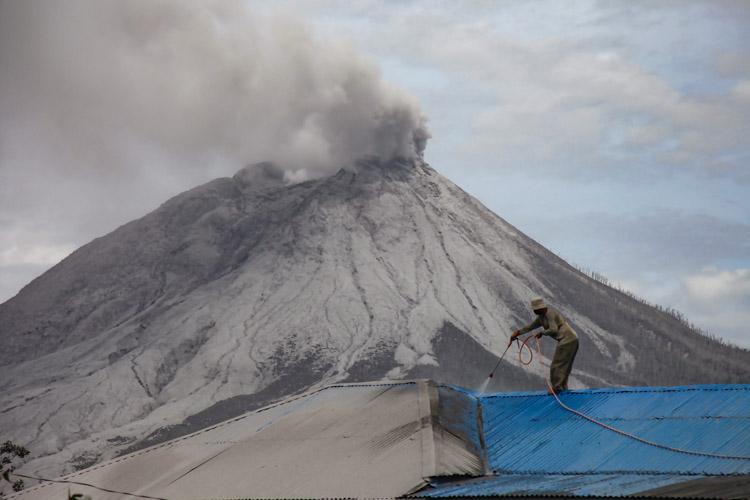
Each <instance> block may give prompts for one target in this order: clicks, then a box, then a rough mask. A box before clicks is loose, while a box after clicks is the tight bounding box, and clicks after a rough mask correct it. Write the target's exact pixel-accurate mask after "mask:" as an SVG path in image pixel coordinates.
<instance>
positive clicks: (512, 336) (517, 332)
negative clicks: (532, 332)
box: [508, 330, 521, 347]
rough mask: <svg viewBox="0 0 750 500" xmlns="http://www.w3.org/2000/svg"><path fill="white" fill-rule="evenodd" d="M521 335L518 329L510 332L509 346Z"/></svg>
mask: <svg viewBox="0 0 750 500" xmlns="http://www.w3.org/2000/svg"><path fill="white" fill-rule="evenodd" d="M519 335H521V332H520V331H518V330H516V331H514V332H513V333H511V334H510V340H509V341H508V347H510V345H511V344H512V343H513V341H514V340H516V339H517V338H518V336H519Z"/></svg>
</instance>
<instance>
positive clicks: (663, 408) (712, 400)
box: [479, 385, 750, 474]
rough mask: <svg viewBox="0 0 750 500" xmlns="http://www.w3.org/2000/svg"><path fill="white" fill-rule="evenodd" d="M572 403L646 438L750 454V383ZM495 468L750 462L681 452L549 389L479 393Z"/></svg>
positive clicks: (574, 396)
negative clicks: (578, 413) (548, 392)
mask: <svg viewBox="0 0 750 500" xmlns="http://www.w3.org/2000/svg"><path fill="white" fill-rule="evenodd" d="M560 398H561V400H562V401H563V402H564V403H566V404H567V405H568V406H571V407H572V408H574V409H577V410H579V411H581V412H583V413H585V414H587V415H590V416H592V417H594V418H596V419H597V420H600V421H602V422H604V423H607V424H609V425H612V426H614V427H617V428H619V429H622V430H624V431H626V432H631V433H633V434H636V435H638V436H640V437H643V438H645V439H649V440H652V441H655V442H657V443H662V444H666V445H669V446H674V447H678V448H683V449H691V450H698V451H707V452H712V453H719V454H725V455H743V456H750V385H708V386H705V385H704V386H687V387H669V388H654V387H649V388H627V389H597V390H581V391H570V392H566V393H564V394H562V395H561V396H560ZM479 400H480V404H481V412H482V419H483V423H484V440H485V444H486V447H487V458H488V461H489V465H490V467H491V468H492V470H495V471H500V472H534V473H593V472H596V473H607V472H613V473H617V472H621V471H633V472H643V473H648V472H658V473H691V474H741V473H742V474H748V473H750V460H744V461H743V460H728V459H721V458H709V457H699V456H691V455H686V454H681V453H675V452H673V451H668V450H664V449H660V448H655V447H653V446H649V445H646V444H644V443H640V442H637V441H634V440H632V439H630V438H627V437H625V436H621V435H619V434H616V433H613V432H612V431H610V430H607V429H604V428H602V427H600V426H598V425H596V424H593V423H592V422H589V421H587V420H584V419H582V418H580V417H577V416H575V415H573V414H571V413H570V412H567V411H565V410H564V409H563V408H561V407H560V406H559V405H558V404H557V402H556V401H555V399H554V398H553V397H551V396H548V395H546V393H538V392H537V393H506V394H493V395H487V396H479Z"/></svg>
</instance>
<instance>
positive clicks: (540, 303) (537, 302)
mask: <svg viewBox="0 0 750 500" xmlns="http://www.w3.org/2000/svg"><path fill="white" fill-rule="evenodd" d="M539 309H547V304H545V303H544V299H534V300H532V301H531V310H532V311H538V310H539Z"/></svg>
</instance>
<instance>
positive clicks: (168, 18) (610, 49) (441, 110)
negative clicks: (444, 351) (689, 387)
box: [0, 0, 750, 347]
mask: <svg viewBox="0 0 750 500" xmlns="http://www.w3.org/2000/svg"><path fill="white" fill-rule="evenodd" d="M20 5H23V7H19V6H20ZM0 14H2V15H0V301H3V300H6V299H8V298H10V297H11V296H13V295H14V294H15V293H17V291H18V290H19V289H20V288H21V287H22V286H23V285H24V284H26V283H28V282H29V281H30V280H31V279H33V278H34V277H35V276H38V275H39V274H41V273H42V272H44V271H45V270H46V269H48V268H49V267H50V266H52V265H54V264H55V263H56V262H58V261H59V260H60V259H62V258H64V256H65V255H67V254H68V253H69V252H71V251H72V250H73V249H75V248H77V247H78V246H80V245H82V244H85V243H86V242H88V241H90V240H91V239H93V238H95V237H97V236H100V235H102V234H105V233H107V232H109V231H111V230H112V229H114V228H115V227H117V226H118V225H121V224H123V223H125V222H127V221H129V220H132V219H133V218H136V217H139V216H141V215H144V214H145V213H147V212H149V211H151V210H153V209H154V208H156V207H157V206H158V205H159V204H160V203H162V202H163V201H165V200H166V199H167V198H168V197H170V196H172V195H174V194H177V193H179V192H181V191H183V190H185V189H188V188H190V187H193V186H195V185H197V184H199V183H201V182H205V181H208V180H210V179H212V178H215V177H218V176H222V175H231V174H232V173H234V172H235V171H236V170H238V169H239V168H240V167H241V166H243V165H244V164H247V163H251V162H254V161H263V160H266V159H272V160H275V161H279V162H281V163H283V164H285V165H287V166H288V172H287V173H288V176H289V178H290V179H292V180H298V179H304V178H309V177H315V176H318V175H325V174H326V173H328V172H330V171H332V170H334V169H337V168H338V167H339V166H340V164H342V163H346V162H347V161H350V160H351V158H353V157H356V156H357V155H359V154H381V153H382V154H391V153H394V152H404V151H407V150H409V149H410V148H414V149H415V150H421V148H422V147H424V142H425V141H426V140H427V136H428V135H431V137H430V138H429V141H428V142H427V145H426V148H425V149H424V156H425V159H426V160H427V161H428V162H429V163H430V164H431V165H432V166H433V167H434V168H436V169H437V170H438V171H439V172H441V173H442V174H444V175H445V176H447V177H448V178H450V179H451V180H452V181H454V182H455V183H457V184H458V185H459V186H461V187H462V188H464V189H465V190H466V191H468V192H469V193H471V194H472V195H474V196H476V197H477V198H478V199H479V200H481V201H482V202H483V203H484V204H485V205H487V206H488V207H489V208H490V209H492V210H493V211H494V212H495V213H497V214H498V215H500V216H501V217H503V218H504V219H505V220H507V221H509V222H510V223H512V224H513V225H515V226H516V227H518V228H519V229H521V230H522V231H524V232H525V233H526V234H528V235H529V236H531V237H532V238H534V239H536V240H537V241H539V242H540V243H542V244H543V245H545V246H546V247H547V248H549V249H550V250H552V251H554V252H555V253H557V254H558V255H560V256H561V257H563V258H564V259H566V260H568V261H569V262H571V263H573V264H575V265H577V266H580V267H583V268H586V269H589V270H593V271H597V272H599V273H601V274H603V275H605V276H607V277H608V278H609V279H610V280H611V281H612V282H614V283H616V284H618V285H619V286H622V287H624V288H626V289H628V290H630V291H632V292H634V293H636V294H637V295H638V296H641V297H643V298H645V299H647V300H649V301H651V302H655V303H659V304H662V305H664V306H668V307H672V308H676V309H677V310H680V311H681V312H682V313H684V314H685V316H687V318H688V319H689V320H690V321H692V322H693V323H695V324H696V325H698V326H699V327H701V328H703V329H705V330H707V331H709V332H711V333H712V334H715V335H718V336H720V337H722V338H724V339H726V340H727V341H730V342H733V343H736V344H738V345H742V346H745V347H750V332H749V331H748V330H747V325H748V324H750V196H748V195H750V141H748V139H747V137H750V3H748V2H741V1H737V2H729V1H727V2H722V1H715V0H714V1H705V2H697V1H687V0H686V1H680V2H676V1H675V2H671V1H663V2H658V3H657V2H646V1H642V2H637V1H636V2H633V1H621V2H609V1H601V2H600V1H569V2H544V1H524V2H521V1H513V2H510V1H492V2H489V1H487V2H484V1H479V0H477V1H472V2H468V1H467V2H461V1H450V2H437V1H429V2H428V1H398V2H396V1H392V2H389V1H381V0H379V1H364V0H363V1H356V2H343V1H342V2H337V1H332V0H319V1H308V2H303V1H294V2H285V1H280V2H273V3H269V2H250V1H245V2H243V1H237V2H229V1H217V2H212V1H207V2H195V3H193V2H176V1H167V0H158V1H152V2H146V1H141V0H130V1H128V2H110V1H102V2H82V1H78V0H70V1H67V2H34V1H33V0H32V1H31V2H10V1H6V0H0ZM373 110H375V111H374V112H373ZM373 117H374V118H373ZM425 123H426V126H425ZM427 128H428V129H429V134H428V133H427V131H426V129H427ZM550 301H553V298H550Z"/></svg>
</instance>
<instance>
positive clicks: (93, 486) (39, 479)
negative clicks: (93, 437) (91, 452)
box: [11, 472, 168, 500]
mask: <svg viewBox="0 0 750 500" xmlns="http://www.w3.org/2000/svg"><path fill="white" fill-rule="evenodd" d="M11 475H13V476H17V477H22V478H25V479H36V480H37V481H47V482H48V483H63V484H77V485H78V486H88V487H89V488H94V489H96V490H100V491H104V492H107V493H117V494H118V495H127V496H131V497H137V498H148V499H149V500H168V499H166V498H162V497H151V496H148V495H138V494H136V493H128V492H126V491H117V490H110V489H107V488H102V487H101V486H96V485H94V484H90V483H84V482H80V481H68V480H65V479H47V478H44V477H37V476H27V475H26V474H18V473H17V472H11Z"/></svg>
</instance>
